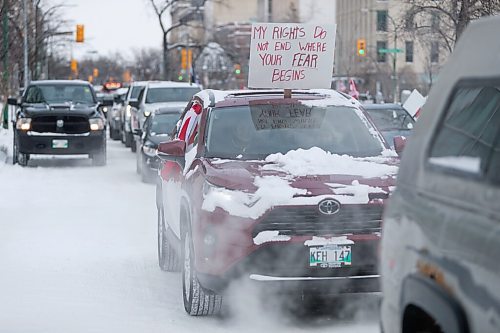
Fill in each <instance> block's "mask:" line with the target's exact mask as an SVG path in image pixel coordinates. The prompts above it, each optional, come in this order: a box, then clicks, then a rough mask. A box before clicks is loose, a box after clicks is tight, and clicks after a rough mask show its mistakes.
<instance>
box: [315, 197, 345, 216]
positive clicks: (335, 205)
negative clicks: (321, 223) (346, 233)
mask: <svg viewBox="0 0 500 333" xmlns="http://www.w3.org/2000/svg"><path fill="white" fill-rule="evenodd" d="M318 209H319V211H320V213H321V214H324V215H333V214H337V213H338V211H339V210H340V202H338V201H337V200H335V199H324V200H321V201H320V202H319V204H318Z"/></svg>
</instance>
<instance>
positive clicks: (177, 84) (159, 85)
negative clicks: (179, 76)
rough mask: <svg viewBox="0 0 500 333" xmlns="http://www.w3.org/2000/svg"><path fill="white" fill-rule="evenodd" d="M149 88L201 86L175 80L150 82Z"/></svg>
mask: <svg viewBox="0 0 500 333" xmlns="http://www.w3.org/2000/svg"><path fill="white" fill-rule="evenodd" d="M148 87H149V88H200V86H199V85H198V84H196V83H189V82H175V81H156V82H149V83H148Z"/></svg>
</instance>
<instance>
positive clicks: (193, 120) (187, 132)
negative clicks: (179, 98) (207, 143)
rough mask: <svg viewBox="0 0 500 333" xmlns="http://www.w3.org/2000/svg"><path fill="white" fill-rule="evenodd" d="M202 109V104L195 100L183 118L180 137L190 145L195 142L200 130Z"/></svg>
mask: <svg viewBox="0 0 500 333" xmlns="http://www.w3.org/2000/svg"><path fill="white" fill-rule="evenodd" d="M202 110H203V107H202V106H201V104H199V103H197V102H194V103H193V105H192V106H191V108H190V109H189V110H188V112H186V114H185V115H184V118H183V119H182V123H181V127H180V128H181V130H180V131H179V139H180V140H183V141H185V142H186V143H187V144H188V145H189V144H192V143H193V142H194V138H195V137H196V132H197V130H198V119H199V115H200V114H201V111H202Z"/></svg>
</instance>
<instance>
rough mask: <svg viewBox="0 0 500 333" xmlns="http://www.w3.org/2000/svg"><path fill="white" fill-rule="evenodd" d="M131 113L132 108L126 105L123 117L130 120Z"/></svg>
mask: <svg viewBox="0 0 500 333" xmlns="http://www.w3.org/2000/svg"><path fill="white" fill-rule="evenodd" d="M131 113H132V107H131V106H130V104H127V108H126V109H125V116H126V117H127V118H130V115H131Z"/></svg>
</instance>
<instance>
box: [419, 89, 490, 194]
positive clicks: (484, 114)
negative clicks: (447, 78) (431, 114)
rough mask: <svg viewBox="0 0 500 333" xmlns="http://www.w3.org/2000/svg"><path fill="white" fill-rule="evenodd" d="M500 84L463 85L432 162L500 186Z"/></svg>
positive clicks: (447, 113)
mask: <svg viewBox="0 0 500 333" xmlns="http://www.w3.org/2000/svg"><path fill="white" fill-rule="evenodd" d="M499 141H500V82H496V83H489V82H484V83H474V84H473V85H470V84H468V85H462V87H460V88H459V89H457V90H456V93H455V94H454V95H453V98H452V100H451V103H450V106H449V107H448V110H447V112H446V115H445V118H444V120H443V123H442V124H441V125H440V127H439V128H438V132H437V137H436V139H435V141H434V144H433V147H432V149H431V153H430V158H429V162H430V163H431V164H432V165H436V166H439V167H442V168H445V169H448V170H451V171H460V172H465V173H470V174H474V175H476V176H480V177H482V178H484V177H487V178H488V179H490V180H491V181H493V182H494V183H496V184H498V183H500V173H499V172H498V167H499V166H500V155H499V153H500V142H499Z"/></svg>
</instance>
